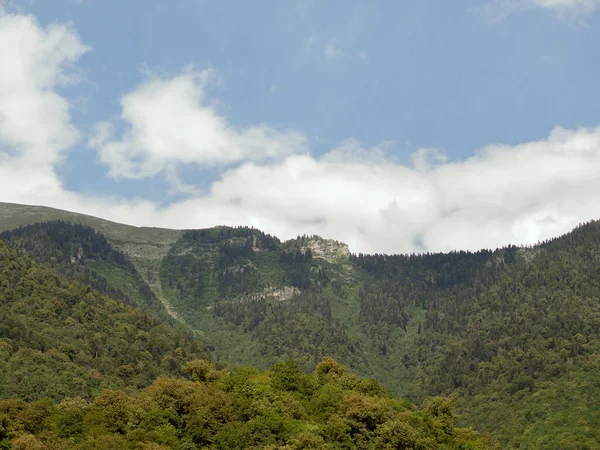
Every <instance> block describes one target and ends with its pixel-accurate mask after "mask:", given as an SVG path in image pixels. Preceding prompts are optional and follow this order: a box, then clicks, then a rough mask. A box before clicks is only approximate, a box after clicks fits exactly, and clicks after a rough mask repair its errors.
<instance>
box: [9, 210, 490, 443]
mask: <svg viewBox="0 0 600 450" xmlns="http://www.w3.org/2000/svg"><path fill="white" fill-rule="evenodd" d="M61 231H63V232H64V233H61ZM75 236H76V237H77V238H78V240H77V245H76V246H75V247H73V242H74V241H73V239H74V237H75ZM10 237H11V238H12V243H13V245H15V246H16V248H11V247H9V246H8V245H7V244H6V243H4V242H3V241H2V240H0V448H2V449H15V450H19V449H20V450H34V449H39V450H41V449H50V450H52V449H53V450H67V449H80V450H85V449H106V450H118V449H147V450H151V449H152V450H158V449H174V450H175V449H177V450H182V449H193V448H211V449H248V448H256V449H267V448H269V449H282V450H283V449H310V448H312V449H321V448H323V449H353V448H364V449H385V448H389V449H392V448H399V447H402V448H414V449H428V448H443V449H466V448H468V449H473V450H478V449H480V450H485V449H496V448H498V446H497V444H496V443H495V440H494V439H493V438H492V437H491V436H489V435H486V434H484V435H480V434H478V433H477V432H474V431H473V430H472V429H467V428H460V427H458V426H457V425H456V424H455V422H456V419H455V416H454V413H453V409H452V404H451V401H450V400H448V399H444V398H439V397H438V398H434V399H432V400H431V401H429V402H428V403H427V404H426V405H425V406H424V407H423V408H422V409H418V408H416V407H415V406H413V405H411V404H410V403H409V402H407V401H401V400H398V399H396V398H394V397H392V396H391V395H389V394H388V393H387V392H386V391H385V390H384V389H383V388H382V387H381V385H380V384H379V383H377V382H376V381H374V380H369V379H361V378H359V377H358V376H356V375H353V374H352V373H350V372H349V371H348V370H347V368H346V367H344V366H342V365H340V364H338V363H336V362H335V361H334V360H332V359H331V358H324V359H323V361H322V362H321V363H320V364H319V365H318V366H317V367H316V369H315V370H314V372H313V373H311V374H307V373H305V372H304V371H303V370H302V369H301V368H300V367H299V366H298V364H297V363H296V362H294V361H293V360H287V361H285V362H282V363H279V364H277V365H275V366H273V367H272V368H270V370H268V371H267V372H263V373H261V372H259V371H257V370H256V369H254V368H250V367H245V368H237V369H234V370H231V369H226V368H225V367H223V365H221V364H219V365H216V364H213V363H211V362H210V360H209V358H210V357H209V355H208V354H207V352H206V350H205V349H204V347H203V346H202V345H201V344H200V343H199V342H198V341H197V340H196V339H194V338H193V337H192V336H190V335H187V334H185V333H182V332H180V331H177V330H176V329H174V328H173V327H172V326H170V325H169V324H159V323H157V322H156V321H155V320H154V319H153V318H152V317H150V316H148V315H147V314H145V313H144V312H143V311H142V310H140V309H134V308H132V307H131V306H128V305H126V304H125V303H123V300H124V299H120V300H119V299H113V298H110V297H108V296H107V295H104V294H101V293H99V292H97V291H96V290H94V289H92V288H91V287H90V286H86V285H84V284H81V283H79V282H77V281H72V280H68V279H66V278H65V277H64V276H63V275H60V274H59V273H58V272H57V271H56V270H54V269H52V268H49V267H44V266H42V265H40V264H38V263H35V262H33V261H32V260H31V259H30V258H28V257H27V256H25V255H24V254H23V253H24V252H30V253H31V254H32V255H35V256H36V257H38V258H46V261H47V263H49V264H53V263H55V262H56V261H55V260H57V261H60V258H59V257H58V256H59V255H60V251H59V249H58V248H57V247H56V246H55V244H56V243H60V242H63V243H65V246H66V248H69V247H70V248H71V251H73V250H74V251H75V254H79V253H80V249H81V248H83V254H84V255H85V254H87V255H88V257H90V256H94V257H96V258H98V257H100V256H102V257H111V256H112V257H114V256H115V255H114V254H113V253H112V251H111V250H110V248H109V247H108V248H107V247H105V245H104V244H105V243H104V242H103V241H102V239H101V236H100V235H97V234H91V235H90V234H88V233H87V229H86V228H85V227H80V226H72V225H66V224H63V223H60V222H51V223H49V224H48V225H47V226H35V227H29V228H25V229H19V230H18V231H17V232H15V233H12V234H11V235H10ZM84 237H87V238H95V240H94V239H92V240H91V241H88V244H89V247H88V246H85V245H82V242H81V241H82V240H83V239H84ZM63 238H64V239H63ZM43 243H45V244H46V245H47V250H48V251H47V252H43V251H42V248H41V247H36V245H41V244H43ZM70 254H71V252H69V253H67V256H69V255H70ZM58 266H59V268H60V267H62V266H61V264H58ZM70 275H71V276H74V275H73V273H71V274H70ZM85 281H89V280H85ZM110 294H114V293H113V292H110Z"/></svg>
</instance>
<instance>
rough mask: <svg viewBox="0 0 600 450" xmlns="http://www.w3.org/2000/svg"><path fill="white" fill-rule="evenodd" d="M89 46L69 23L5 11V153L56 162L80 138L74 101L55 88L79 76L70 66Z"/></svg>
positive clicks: (1, 76)
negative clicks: (47, 21)
mask: <svg viewBox="0 0 600 450" xmlns="http://www.w3.org/2000/svg"><path fill="white" fill-rule="evenodd" d="M87 50H88V48H87V47H86V46H84V45H83V44H82V43H81V42H80V40H79V38H78V37H77V35H76V33H75V31H74V30H73V29H71V28H70V27H68V26H64V25H50V26H48V27H46V28H42V27H41V26H40V25H39V24H37V23H36V21H35V20H34V19H33V18H32V17H30V16H25V15H14V14H3V15H0V67H2V69H1V70H0V152H4V155H5V158H6V156H7V155H11V160H14V159H15V158H20V159H26V160H28V161H30V162H32V163H35V164H41V163H45V162H56V161H58V160H59V159H60V158H61V157H62V155H63V153H64V151H65V150H67V149H68V148H69V147H71V146H72V145H73V144H74V143H75V142H76V141H77V139H78V138H79V132H78V131H77V129H76V128H75V127H74V126H73V125H72V124H71V117H70V111H69V110H70V105H69V103H68V102H67V101H66V100H65V99H64V98H62V97H61V96H60V95H58V94H57V93H56V88H57V87H58V86H61V85H64V84H66V83H72V82H73V81H74V80H75V79H76V77H73V75H72V72H70V71H69V70H68V68H69V65H70V64H71V63H73V62H75V61H77V60H78V59H79V58H80V57H81V55H82V54H83V53H85V52H86V51H87ZM0 154H1V153H0ZM5 162H6V161H5Z"/></svg>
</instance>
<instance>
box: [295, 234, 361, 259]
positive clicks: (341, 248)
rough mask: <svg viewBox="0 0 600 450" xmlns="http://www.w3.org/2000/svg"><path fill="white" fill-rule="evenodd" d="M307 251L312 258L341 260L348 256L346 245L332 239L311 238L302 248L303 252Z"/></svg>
mask: <svg viewBox="0 0 600 450" xmlns="http://www.w3.org/2000/svg"><path fill="white" fill-rule="evenodd" d="M308 249H310V251H311V252H312V255H313V257H314V258H323V259H341V258H348V257H349V256H350V249H349V248H348V245H347V244H344V243H343V242H339V241H335V240H333V239H323V238H321V237H311V238H310V240H309V241H308V243H307V244H306V245H304V246H303V247H302V250H303V251H306V250H308Z"/></svg>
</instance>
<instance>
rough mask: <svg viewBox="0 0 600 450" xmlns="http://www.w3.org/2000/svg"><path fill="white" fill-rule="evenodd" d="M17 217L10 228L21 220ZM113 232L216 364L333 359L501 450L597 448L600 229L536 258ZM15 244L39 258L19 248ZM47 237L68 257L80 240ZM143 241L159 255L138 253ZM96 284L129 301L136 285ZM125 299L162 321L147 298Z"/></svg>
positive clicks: (253, 236) (117, 246)
mask: <svg viewBox="0 0 600 450" xmlns="http://www.w3.org/2000/svg"><path fill="white" fill-rule="evenodd" d="M11 208H12V207H11V206H10V205H4V211H5V212H4V217H13V218H14V217H16V216H17V215H18V214H17V213H16V212H14V211H13V209H11ZM17 210H18V208H17ZM6 211H12V212H10V213H8V212H6ZM69 214H70V213H64V216H63V217H62V218H61V219H62V220H68V219H69ZM38 218H39V216H36V215H35V214H33V215H32V216H31V217H30V219H31V220H34V219H36V220H37V219H38ZM24 220H25V219H21V223H20V224H21V225H26V223H24ZM94 220H99V219H94ZM11 223H12V224H14V222H11ZM48 226H50V225H45V226H44V227H45V228H47V227H48ZM56 226H57V227H58V229H61V228H62V229H64V230H66V229H67V228H68V227H69V226H67V225H65V224H62V225H56ZM92 226H93V225H92ZM102 226H103V227H105V229H106V227H108V228H110V227H111V226H112V224H111V223H109V222H104V221H102ZM119 227H121V226H120V225H117V224H115V228H114V229H113V230H111V231H109V232H107V233H106V238H107V243H108V245H109V247H110V248H112V249H114V250H116V251H118V252H119V254H121V255H123V256H124V258H125V262H124V264H127V263H128V262H129V261H130V262H131V264H132V266H133V269H134V270H133V271H130V272H131V273H133V272H135V273H138V274H139V277H140V279H141V281H143V282H146V283H147V285H148V286H149V287H150V289H151V290H152V293H153V295H154V297H153V298H158V299H159V300H160V301H161V303H162V305H163V306H164V305H167V306H168V308H170V313H171V315H172V316H174V317H176V318H177V320H179V321H184V322H185V323H186V324H187V326H189V327H191V328H193V329H194V330H196V331H197V332H198V333H201V334H200V335H201V336H203V337H202V339H203V342H205V343H206V345H207V346H208V348H209V349H210V350H211V351H212V353H213V354H214V356H215V357H216V358H217V359H218V360H219V361H222V362H224V363H226V364H229V365H233V366H236V365H253V366H255V367H257V368H258V369H261V370H266V369H267V368H268V367H270V366H272V365H273V364H277V363H279V362H282V361H285V360H287V359H288V358H294V359H295V360H296V361H297V363H298V364H299V366H300V367H301V368H302V369H304V370H306V371H313V370H314V369H315V367H316V366H317V365H318V364H319V362H320V361H322V360H323V358H325V357H328V356H332V357H333V358H334V359H336V360H338V361H340V362H341V363H343V364H346V365H347V366H349V367H350V368H351V369H352V370H353V371H354V372H356V373H358V374H359V375H362V376H367V377H373V378H374V379H376V380H378V381H379V382H381V383H382V384H383V385H384V386H385V388H386V389H389V390H390V391H391V392H393V393H394V394H395V395H399V396H401V397H406V398H408V399H409V400H411V401H413V402H416V403H417V404H420V405H424V404H425V403H426V402H427V401H428V400H429V399H431V398H433V397H435V396H438V395H444V396H451V397H452V398H453V399H454V403H455V405H456V408H457V412H458V418H457V420H458V423H469V424H475V425H476V427H477V428H478V429H479V430H482V431H490V432H492V434H494V435H495V436H497V437H498V438H499V439H500V440H501V441H502V445H503V448H523V449H528V448H534V449H535V448H541V449H594V448H600V420H599V419H598V417H600V415H599V414H597V411H599V410H600V371H599V370H598V368H599V367H598V365H599V360H600V283H599V282H598V281H597V280H599V279H600V276H599V275H600V259H599V258H598V255H599V254H600V224H599V223H597V222H592V223H588V224H584V225H582V226H580V227H578V228H577V229H575V230H573V232H571V233H569V234H567V235H565V236H562V237H559V238H556V239H554V240H552V241H549V242H544V243H541V244H540V245H537V246H534V247H530V248H518V247H514V246H509V247H506V248H502V249H497V250H494V251H489V250H485V251H479V252H475V253H473V252H452V253H448V254H423V255H362V254H359V255H356V254H350V252H349V251H348V248H347V246H345V245H344V244H342V243H339V242H335V241H329V240H324V239H322V238H319V237H317V236H302V237H299V238H297V239H294V240H291V241H287V242H281V241H280V240H279V239H278V238H276V237H274V236H270V235H268V234H266V233H263V232H261V231H260V230H256V229H252V228H246V227H238V228H230V227H216V228H211V229H206V230H191V231H181V232H179V231H178V232H173V233H174V234H172V235H171V238H172V241H170V242H167V241H165V240H163V241H161V242H159V241H158V237H156V239H157V240H156V241H155V242H152V241H151V239H154V237H152V233H151V232H148V231H141V232H140V235H139V236H140V237H136V231H135V230H136V229H135V228H132V227H125V226H123V227H124V228H122V229H123V230H125V229H127V230H128V233H131V235H130V236H129V237H128V238H127V239H129V241H127V242H128V244H125V243H124V242H125V241H122V240H121V241H120V240H118V239H116V238H115V236H116V234H117V233H118V231H117V230H119ZM0 228H7V225H3V224H2V220H1V219H0ZM32 229H35V227H34V228H29V230H32ZM72 230H73V229H72V228H71V231H70V232H69V233H70V234H72ZM19 233H21V234H23V231H20V232H17V233H10V234H9V235H7V236H18V235H19ZM87 233H88V234H89V230H88V231H87ZM144 233H146V234H144ZM157 233H158V231H157ZM50 234H52V233H50ZM55 234H56V233H54V235H55ZM59 234H60V233H59ZM92 234H93V232H92ZM159 234H160V235H161V236H163V237H164V236H167V235H169V233H168V231H165V230H161V231H160V233H159ZM33 235H35V233H33ZM31 236H32V234H31V232H30V234H29V237H28V238H27V239H30V238H31ZM97 236H98V239H100V236H101V235H97ZM111 236H112V237H111ZM141 236H144V237H141ZM157 236H158V234H157ZM27 239H25V240H27ZM78 239H79V238H76V239H75V241H76V242H79V241H78ZM144 239H146V240H144ZM10 240H11V242H13V245H16V246H20V247H21V248H22V249H23V251H27V252H29V253H30V254H31V256H32V257H34V258H36V259H38V260H39V261H40V262H44V260H43V259H40V256H39V255H38V256H36V255H35V254H34V253H35V252H32V251H31V249H29V250H27V249H26V247H25V246H24V244H23V242H24V238H14V237H11V238H10ZM40 242H42V244H41V246H42V248H46V247H48V248H55V251H59V252H65V251H66V252H67V253H66V254H70V253H68V252H71V251H72V245H73V242H71V244H69V245H71V247H69V249H68V250H67V249H66V247H64V245H62V244H60V243H58V241H57V240H56V239H53V241H52V242H53V243H52V244H50V243H44V241H43V240H42V241H40ZM28 245H29V246H30V247H31V244H28ZM136 245H143V246H145V247H144V248H145V249H146V250H147V249H149V248H154V249H155V250H156V249H158V248H160V250H156V251H154V250H153V251H154V253H153V256H152V257H148V256H147V254H146V256H144V257H141V256H140V253H136V251H134V250H132V249H139V248H140V247H136ZM52 246H55V247H52ZM153 246H157V247H153ZM38 253H39V252H38ZM71 256H72V255H71ZM108 259H110V258H108ZM149 261H150V262H149ZM93 264H95V263H94V262H92V263H91V264H90V265H88V267H93ZM111 264H113V263H111ZM54 265H55V266H56V264H54ZM113 267H114V264H113ZM122 267H124V266H122ZM119 270H121V269H119ZM98 273H100V272H98ZM120 273H123V272H122V270H121V272H120ZM100 275H101V276H102V277H104V278H105V279H107V280H108V281H107V283H108V284H110V285H111V286H113V287H114V288H115V289H120V290H121V291H122V292H123V293H126V292H125V289H124V287H123V286H124V284H125V285H128V286H129V287H130V288H131V287H132V286H134V285H135V282H134V281H131V280H132V278H130V277H129V278H127V280H128V281H127V283H122V282H120V283H119V282H117V281H118V277H115V276H114V272H113V273H112V274H111V272H106V271H105V272H103V273H101V274H100ZM111 280H112V281H111ZM132 283H133V284H132ZM140 286H141V285H140ZM135 290H136V289H133V291H135ZM126 295H127V297H129V298H130V299H133V302H134V304H135V305H138V306H142V307H144V308H145V309H146V310H147V311H149V312H150V313H151V314H154V313H156V312H157V311H158V309H155V310H154V313H153V312H152V307H151V305H150V303H151V302H152V296H150V297H147V298H144V297H143V296H140V295H137V294H135V293H134V292H131V295H130V294H127V293H126ZM155 305H156V303H155ZM159 309H160V308H159Z"/></svg>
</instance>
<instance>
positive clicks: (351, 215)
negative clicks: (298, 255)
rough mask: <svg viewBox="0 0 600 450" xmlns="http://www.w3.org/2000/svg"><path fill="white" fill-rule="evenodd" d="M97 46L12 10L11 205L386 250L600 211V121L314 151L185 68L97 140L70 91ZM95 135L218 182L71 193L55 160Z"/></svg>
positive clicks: (3, 57)
mask: <svg viewBox="0 0 600 450" xmlns="http://www.w3.org/2000/svg"><path fill="white" fill-rule="evenodd" d="M8 43H10V45H9V44H8ZM14 43H17V45H15V44H14ZM88 50H89V49H88V47H87V46H85V45H84V44H83V43H82V42H81V41H80V39H79V37H78V36H77V34H76V32H75V31H74V30H73V29H72V28H70V27H67V26H58V25H54V26H50V27H45V28H44V27H42V26H40V25H39V24H38V23H37V22H36V21H35V20H34V18H32V17H29V16H23V15H8V14H4V15H2V16H1V17H0V64H2V67H3V68H4V67H6V68H8V70H2V71H0V201H6V202H17V203H26V204H41V205H47V206H53V207H57V208H62V209H67V210H72V211H78V212H82V213H86V214H92V215H96V216H100V217H104V218H107V219H110V220H115V221H119V222H124V223H130V224H133V225H151V226H163V227H171V228H201V227H209V226H214V225H218V224H225V225H252V226H255V227H258V228H261V229H263V230H265V231H267V232H269V233H273V234H276V235H277V236H279V237H280V238H283V239H286V238H291V237H294V236H296V235H298V234H305V233H306V234H313V233H315V234H320V235H323V236H325V237H328V238H335V239H339V240H343V241H345V242H347V243H349V244H350V246H351V249H352V250H353V251H362V252H385V253H397V252H411V251H423V250H427V251H448V250H454V249H470V250H476V249H479V248H494V247H497V246H502V245H506V244H509V243H514V244H531V243H535V242H537V241H538V240H541V239H546V238H550V237H553V236H556V235H558V234H561V233H564V232H566V231H569V230H570V229H571V228H572V227H574V226H576V225H577V224H578V223H580V222H582V221H587V220H590V219H595V218H600V183H599V182H598V180H599V179H600V128H596V129H584V128H581V129H572V130H568V129H563V128H556V129H554V130H553V131H552V132H551V133H550V135H549V136H548V137H546V138H544V139H540V140H538V141H533V142H528V143H522V144H519V145H514V146H508V145H499V144H495V145H490V146H487V147H485V148H482V149H479V150H477V151H476V152H474V154H473V156H472V157H470V158H468V159H465V160H462V161H447V160H446V158H445V156H444V154H443V153H442V152H440V151H439V150H436V149H421V150H419V151H417V152H415V153H414V154H413V155H412V158H411V162H410V163H409V164H402V163H400V162H398V161H397V160H396V159H394V158H393V156H391V154H390V146H391V144H390V143H389V142H382V143H381V144H380V145H378V146H375V147H373V148H367V147H365V146H363V145H361V144H360V142H358V141H356V140H355V139H352V138H349V139H347V140H345V141H343V142H342V143H340V145H339V146H338V147H337V148H334V149H331V151H329V152H328V153H326V154H325V155H321V156H315V155H312V154H311V153H310V147H309V145H308V143H307V142H308V139H306V137H305V136H304V135H303V134H302V132H300V131H297V130H277V129H275V128H273V127H270V126H269V125H267V124H257V125H252V126H247V127H239V126H235V125H233V124H232V123H231V122H230V121H228V119H227V117H226V116H225V115H224V114H223V113H221V112H219V111H218V110H217V109H216V108H214V107H213V106H211V104H210V103H209V102H207V100H206V95H205V92H206V87H207V86H206V84H207V83H208V82H209V78H210V73H209V72H190V71H187V72H184V73H183V74H181V75H178V76H174V77H171V78H151V79H149V80H147V81H145V82H143V83H142V84H140V85H139V86H137V87H135V88H134V89H132V90H131V91H130V92H128V93H127V94H126V95H124V96H123V97H122V98H121V102H120V107H121V119H120V120H119V121H117V122H116V123H113V122H103V123H100V124H98V125H97V127H96V130H95V133H94V134H93V135H90V136H83V135H82V133H81V132H80V131H79V130H77V128H76V127H75V126H74V124H73V121H72V119H71V116H70V106H69V101H68V99H67V98H65V97H64V96H63V95H61V94H60V92H59V89H60V87H61V86H62V85H63V84H64V83H68V82H73V80H74V79H76V78H74V77H73V70H74V69H76V66H74V64H75V63H76V62H77V61H78V59H79V58H80V57H81V56H82V55H83V54H84V53H85V52H86V51H88ZM8 62H10V64H9V63H8ZM116 130H119V131H118V132H117V131H116ZM84 137H85V138H86V140H87V141H88V142H89V144H90V145H91V146H92V147H94V148H96V151H97V154H98V160H99V163H100V164H103V165H105V167H107V176H112V177H124V178H132V179H142V178H145V179H153V177H156V176H162V175H163V173H164V172H167V171H169V170H171V169H173V168H177V167H184V166H186V165H194V166H197V167H204V168H214V169H215V170H219V173H220V178H219V180H218V181H216V182H214V183H213V184H212V185H211V186H210V189H209V190H208V192H207V193H206V194H204V195H197V194H192V195H189V196H188V197H187V198H186V199H185V200H182V201H177V202H174V203H172V204H170V205H169V206H167V207H165V208H160V207H159V206H158V205H157V204H155V203H154V202H152V201H149V200H140V199H127V198H109V197H102V196H100V195H99V196H97V197H90V196H86V195H83V194H80V193H77V192H71V191H69V190H67V189H66V188H65V186H64V184H63V182H62V181H61V180H60V178H59V177H58V175H57V170H56V169H57V167H58V165H59V164H60V163H61V161H62V160H63V159H64V157H65V155H66V152H68V151H79V150H75V144H76V143H82V142H83V138H84ZM86 151H89V150H86Z"/></svg>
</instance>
